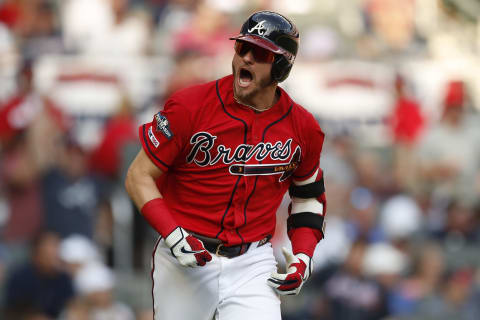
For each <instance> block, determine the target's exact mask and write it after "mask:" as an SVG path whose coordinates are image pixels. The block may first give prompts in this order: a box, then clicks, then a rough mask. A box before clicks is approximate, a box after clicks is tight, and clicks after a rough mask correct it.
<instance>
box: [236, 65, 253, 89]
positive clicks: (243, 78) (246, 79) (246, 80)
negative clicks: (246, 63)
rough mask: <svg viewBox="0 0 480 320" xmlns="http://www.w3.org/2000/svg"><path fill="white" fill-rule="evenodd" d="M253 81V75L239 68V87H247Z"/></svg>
mask: <svg viewBox="0 0 480 320" xmlns="http://www.w3.org/2000/svg"><path fill="white" fill-rule="evenodd" d="M252 80H253V74H252V73H251V72H250V71H248V70H247V69H244V68H240V72H239V74H238V83H239V84H240V86H241V87H248V86H249V85H250V83H251V82H252Z"/></svg>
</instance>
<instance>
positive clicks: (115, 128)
mask: <svg viewBox="0 0 480 320" xmlns="http://www.w3.org/2000/svg"><path fill="white" fill-rule="evenodd" d="M132 112H133V110H132V105H131V103H130V102H129V100H128V98H127V96H126V94H124V95H123V99H122V103H121V105H120V110H119V112H118V113H117V114H115V115H113V116H112V117H111V118H109V119H108V120H107V121H106V123H105V127H104V129H103V137H102V139H101V141H100V143H99V144H98V145H97V146H96V147H95V149H94V150H93V151H92V152H91V156H90V159H89V162H90V167H91V169H92V170H93V171H94V172H96V173H98V174H101V175H103V176H104V177H106V178H109V179H111V180H117V179H119V178H121V170H120V169H121V165H122V156H123V153H124V148H125V147H126V145H128V144H129V143H132V142H134V141H136V140H137V139H138V138H137V136H138V132H137V131H138V128H137V121H136V119H135V118H134V116H133V115H132Z"/></svg>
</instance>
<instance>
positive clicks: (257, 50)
mask: <svg viewBox="0 0 480 320" xmlns="http://www.w3.org/2000/svg"><path fill="white" fill-rule="evenodd" d="M249 51H251V52H252V55H253V58H254V59H255V61H256V62H259V63H271V62H273V60H274V59H275V54H274V53H273V52H271V51H269V50H267V49H264V48H262V47H259V46H257V45H254V44H252V43H250V42H246V41H239V40H237V41H235V52H236V53H237V54H238V55H239V56H240V57H243V56H244V55H246V54H247V53H248V52H249Z"/></svg>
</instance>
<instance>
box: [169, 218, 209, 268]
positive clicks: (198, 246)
mask: <svg viewBox="0 0 480 320" xmlns="http://www.w3.org/2000/svg"><path fill="white" fill-rule="evenodd" d="M165 243H166V244H167V246H168V247H169V248H170V251H171V252H172V255H173V256H174V257H175V258H177V260H178V262H180V264H181V265H182V266H185V267H197V266H204V265H205V264H206V263H207V262H208V261H210V260H212V256H211V255H210V253H209V252H208V251H207V250H206V249H205V247H204V246H203V243H202V241H200V240H198V239H197V238H195V237H194V236H192V235H190V234H189V233H188V232H187V231H185V229H183V228H182V227H177V228H175V229H174V230H173V231H172V232H171V233H170V234H169V235H168V236H167V237H166V238H165Z"/></svg>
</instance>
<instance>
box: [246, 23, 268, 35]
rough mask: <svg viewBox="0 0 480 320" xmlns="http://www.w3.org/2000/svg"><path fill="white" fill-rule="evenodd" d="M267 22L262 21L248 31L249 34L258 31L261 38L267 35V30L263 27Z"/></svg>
mask: <svg viewBox="0 0 480 320" xmlns="http://www.w3.org/2000/svg"><path fill="white" fill-rule="evenodd" d="M265 22H266V20H262V21H260V22H259V23H257V24H256V25H255V27H253V28H251V29H248V32H249V33H252V32H253V31H255V30H257V33H258V34H259V35H261V36H263V35H264V34H265V30H266V28H265V27H264V26H263V24H264V23H265Z"/></svg>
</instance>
